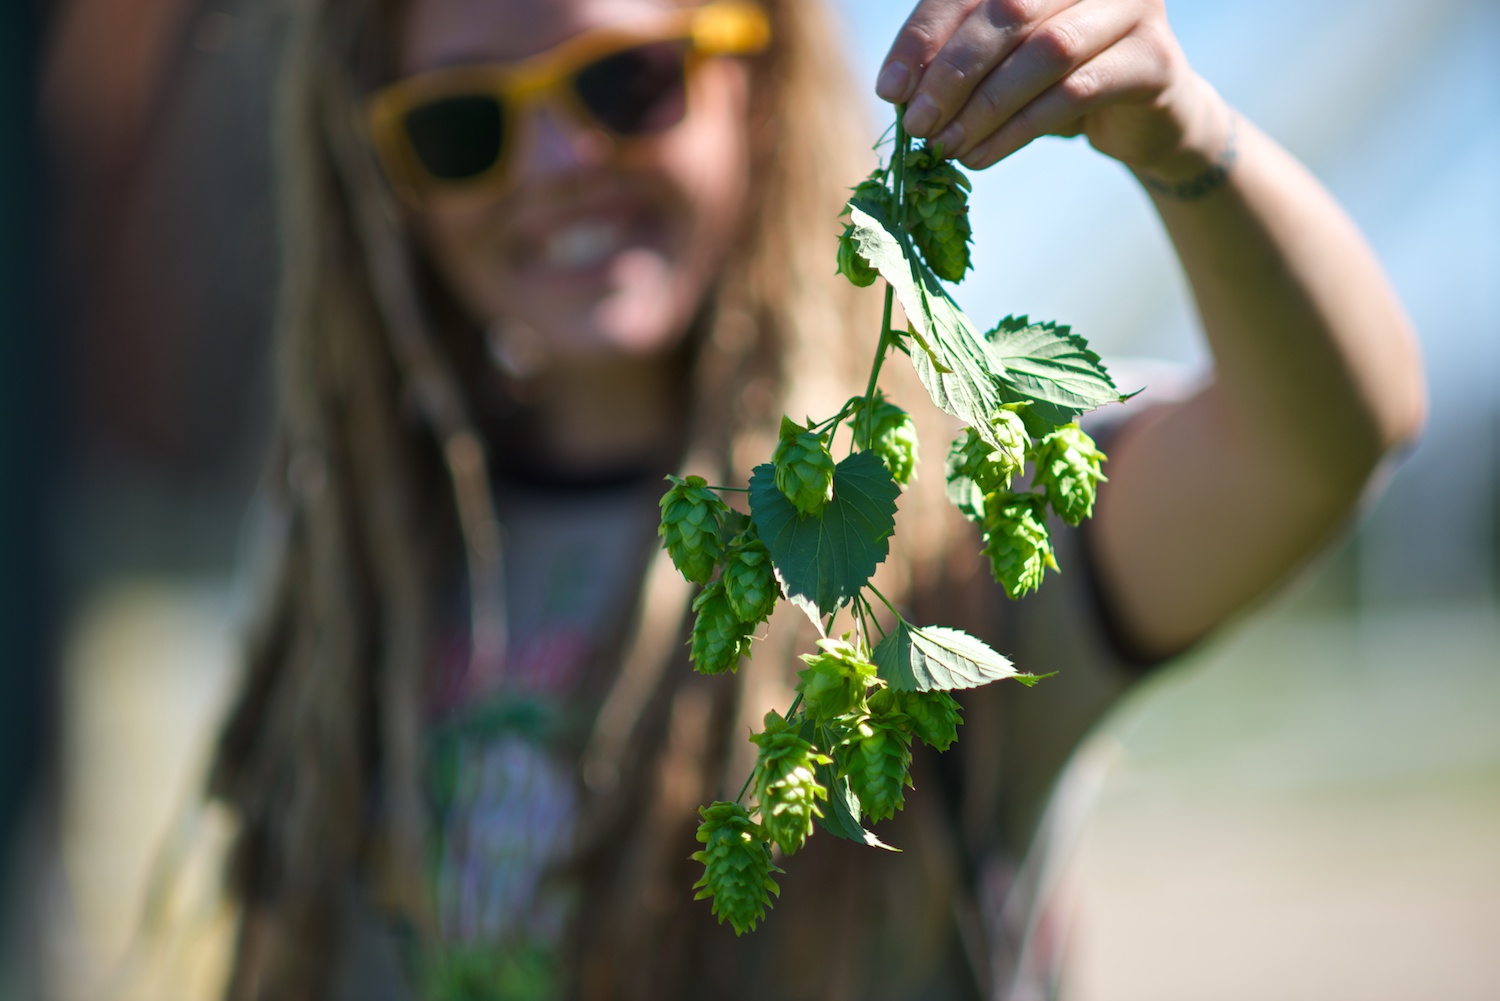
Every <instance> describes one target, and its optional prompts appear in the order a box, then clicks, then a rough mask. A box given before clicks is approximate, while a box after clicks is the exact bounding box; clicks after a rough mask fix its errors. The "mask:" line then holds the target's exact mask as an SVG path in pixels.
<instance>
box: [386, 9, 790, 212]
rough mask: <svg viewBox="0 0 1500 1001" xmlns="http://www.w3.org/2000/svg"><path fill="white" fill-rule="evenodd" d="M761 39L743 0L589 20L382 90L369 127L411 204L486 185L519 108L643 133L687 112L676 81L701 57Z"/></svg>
mask: <svg viewBox="0 0 1500 1001" xmlns="http://www.w3.org/2000/svg"><path fill="white" fill-rule="evenodd" d="M770 38H771V27H770V22H769V21H768V20H767V18H766V15H765V12H764V11H762V10H761V9H760V7H758V6H756V5H754V4H753V3H748V2H744V0H716V2H713V3H708V4H705V5H703V6H700V7H687V8H683V9H682V10H675V11H671V12H670V13H667V14H665V15H664V16H663V17H662V18H660V19H656V20H652V21H650V22H648V23H646V24H643V25H621V26H618V27H614V26H611V27H606V28H597V29H594V30H592V31H586V32H583V33H582V34H579V35H575V36H574V37H572V38H570V39H568V40H567V41H566V42H563V43H562V44H561V45H558V46H557V47H555V48H552V49H548V50H547V51H545V52H539V53H537V54H536V55H534V56H530V57H528V58H527V59H524V60H522V61H520V62H517V63H508V64H500V65H491V64H485V65H472V66H456V67H454V68H452V69H442V70H435V71H433V72H429V73H422V74H419V75H417V76H412V77H407V78H406V79H403V80H398V81H397V82H395V83H393V84H390V85H389V86H387V87H383V88H381V89H380V90H378V91H376V92H375V94H374V95H373V96H372V97H371V98H370V103H369V108H368V118H369V127H370V134H371V138H372V140H373V143H374V146H375V150H376V153H377V154H378V156H379V157H380V160H381V164H382V165H383V166H384V168H385V170H386V174H387V175H388V176H389V177H390V179H391V181H392V183H393V184H394V185H395V187H396V189H397V190H398V191H399V192H401V194H402V195H403V196H404V197H406V198H407V199H408V200H410V201H417V200H419V199H420V196H421V195H422V194H423V193H426V192H430V191H433V190H441V189H454V188H460V187H470V186H476V185H481V184H486V183H493V182H495V181H497V180H500V179H502V178H503V177H504V175H505V170H506V167H507V165H508V163H509V160H510V158H511V154H512V153H513V152H514V150H515V149H516V148H517V147H518V145H519V143H518V141H517V140H518V139H519V138H520V135H519V133H520V126H521V122H522V117H523V116H522V112H523V111H524V110H525V109H526V107H527V106H528V105H530V104H532V103H534V102H536V101H539V100H543V99H550V100H554V101H556V102H557V104H558V105H559V106H560V107H562V108H563V109H564V110H565V111H566V112H567V113H568V114H569V115H571V116H573V117H574V119H575V120H577V121H581V122H586V123H588V124H590V125H594V126H597V127H599V128H601V129H603V130H604V131H606V132H607V133H609V134H610V135H612V136H616V137H621V138H630V137H636V136H648V135H654V134H656V133H660V132H664V131H666V130H667V129H670V128H671V127H672V126H674V125H676V124H677V123H678V122H680V121H681V120H682V118H683V116H684V115H685V114H686V112H687V79H688V77H689V76H690V75H691V74H692V72H693V70H694V69H695V67H696V66H697V65H698V64H700V63H701V62H702V60H704V59H705V58H708V57H711V56H726V55H749V54H753V53H756V52H760V51H762V50H763V49H764V48H765V47H766V45H767V44H768V43H769V42H770Z"/></svg>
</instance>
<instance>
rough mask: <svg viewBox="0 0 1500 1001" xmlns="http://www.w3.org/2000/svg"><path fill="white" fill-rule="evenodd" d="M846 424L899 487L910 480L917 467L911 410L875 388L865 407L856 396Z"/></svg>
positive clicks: (861, 446)
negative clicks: (890, 400)
mask: <svg viewBox="0 0 1500 1001" xmlns="http://www.w3.org/2000/svg"><path fill="white" fill-rule="evenodd" d="M867 410H868V412H867ZM849 426H850V427H851V428H853V429H854V441H855V444H856V445H857V446H858V447H859V448H860V449H861V450H863V451H867V452H874V453H875V454H876V455H878V456H880V461H881V462H883V463H885V468H886V469H888V470H889V471H890V474H891V479H893V480H895V481H896V482H897V483H899V484H900V485H901V486H903V487H904V486H906V485H907V484H908V483H910V482H911V477H912V473H913V471H915V469H916V468H917V426H916V424H915V423H914V422H913V421H912V419H911V414H908V413H907V412H906V411H905V410H902V409H901V408H900V407H898V406H896V405H895V404H894V403H891V402H889V401H888V400H886V398H885V394H883V393H879V392H877V393H876V394H875V399H874V401H873V403H872V404H871V406H869V407H868V408H866V407H865V401H864V398H863V397H860V398H858V399H857V400H856V402H855V405H854V407H853V410H852V412H851V415H850V418H849Z"/></svg>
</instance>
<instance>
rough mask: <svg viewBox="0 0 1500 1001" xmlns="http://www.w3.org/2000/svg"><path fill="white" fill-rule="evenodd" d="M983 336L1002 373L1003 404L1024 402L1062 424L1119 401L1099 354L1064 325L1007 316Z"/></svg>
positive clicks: (1036, 413)
mask: <svg viewBox="0 0 1500 1001" xmlns="http://www.w3.org/2000/svg"><path fill="white" fill-rule="evenodd" d="M984 336H985V340H986V341H988V342H989V345H990V351H991V352H992V354H993V356H994V359H995V361H996V363H997V364H998V365H999V366H1000V367H1001V369H1002V371H1003V374H1002V375H1001V376H1000V382H1001V384H1002V385H1003V387H1004V389H1005V395H1006V396H1007V397H1008V399H1007V401H1006V402H1008V403H1018V402H1020V401H1022V400H1029V401H1031V403H1032V406H1031V407H1030V408H1029V409H1031V410H1032V411H1033V412H1034V414H1035V416H1038V417H1041V418H1043V419H1044V420H1048V421H1050V422H1052V423H1053V424H1067V423H1068V422H1069V421H1072V420H1073V419H1074V418H1075V417H1077V416H1078V415H1079V414H1081V413H1086V412H1087V411H1090V410H1093V409H1094V408H1095V407H1098V406H1102V405H1103V404H1105V403H1114V402H1116V401H1118V400H1120V399H1123V397H1122V395H1121V393H1120V391H1119V389H1117V388H1116V387H1115V383H1114V380H1113V379H1111V378H1110V377H1109V373H1108V372H1107V371H1105V368H1104V365H1103V364H1102V363H1101V362H1100V361H1099V356H1098V355H1097V354H1095V353H1094V352H1093V351H1092V350H1091V349H1090V348H1089V346H1088V342H1087V341H1085V340H1084V339H1083V338H1082V337H1080V336H1079V335H1077V334H1075V333H1073V331H1072V329H1071V328H1069V327H1066V326H1058V325H1057V324H1055V323H1052V322H1051V321H1048V322H1045V323H1031V322H1030V321H1029V320H1028V319H1027V317H1025V316H1020V317H1016V316H1007V317H1006V318H1005V319H1003V320H1001V321H1000V323H999V324H998V325H997V326H996V327H995V329H993V330H991V331H989V332H988V333H986V334H985V335H984Z"/></svg>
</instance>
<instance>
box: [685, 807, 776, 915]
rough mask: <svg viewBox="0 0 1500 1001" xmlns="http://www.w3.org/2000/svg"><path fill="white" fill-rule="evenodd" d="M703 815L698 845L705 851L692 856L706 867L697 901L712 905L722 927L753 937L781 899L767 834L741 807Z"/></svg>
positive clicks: (698, 884) (696, 886) (705, 810)
mask: <svg viewBox="0 0 1500 1001" xmlns="http://www.w3.org/2000/svg"><path fill="white" fill-rule="evenodd" d="M698 813H699V815H701V816H702V817H703V823H701V824H699V825H698V840H699V842H701V843H702V844H703V845H704V848H703V849H702V850H701V851H696V852H694V853H693V861H694V862H701V863H702V864H703V878H702V879H700V880H698V882H696V883H694V884H693V889H695V890H697V891H698V893H697V895H696V896H694V897H693V899H694V900H712V901H713V913H714V915H715V916H716V917H717V918H718V919H719V924H723V923H724V922H725V921H728V922H729V924H730V925H731V926H732V927H733V928H734V933H735V934H736V935H743V934H745V932H747V931H754V930H755V923H756V922H757V921H759V920H761V919H762V918H764V917H765V916H766V908H767V907H770V906H771V894H773V893H774V894H777V895H778V896H779V895H780V894H781V888H780V887H778V886H777V885H776V881H775V880H774V879H772V878H771V873H773V872H780V871H781V870H780V869H778V868H776V867H775V866H774V865H772V864H771V852H770V851H769V850H768V849H767V848H766V846H765V844H764V843H763V842H764V841H765V837H764V835H763V832H762V831H761V829H760V827H759V826H758V825H757V824H756V823H755V822H754V821H752V820H751V819H750V814H749V812H748V811H747V810H746V809H745V808H744V807H742V806H739V805H738V804H736V803H724V802H718V803H714V804H713V805H712V806H705V807H700V808H699V809H698Z"/></svg>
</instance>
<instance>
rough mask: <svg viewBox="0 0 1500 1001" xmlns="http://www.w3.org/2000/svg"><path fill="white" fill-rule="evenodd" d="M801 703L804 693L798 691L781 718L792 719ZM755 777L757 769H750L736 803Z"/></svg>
mask: <svg viewBox="0 0 1500 1001" xmlns="http://www.w3.org/2000/svg"><path fill="white" fill-rule="evenodd" d="M801 705H802V693H801V692H798V693H797V697H796V698H795V699H793V700H792V704H791V705H790V706H788V707H787V711H786V713H785V714H784V715H783V716H782V717H781V718H782V719H791V718H792V717H793V716H794V715H796V713H797V708H798V707H799V706H801ZM754 778H755V769H754V768H752V769H750V774H749V775H746V776H745V784H744V785H742V786H740V794H739V795H738V796H736V797H735V798H734V801H735V802H736V803H738V802H739V801H740V800H742V799H744V798H745V793H746V792H748V791H749V790H750V781H751V780H752V779H754Z"/></svg>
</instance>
